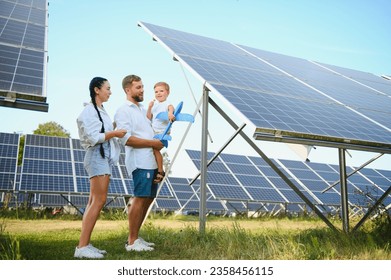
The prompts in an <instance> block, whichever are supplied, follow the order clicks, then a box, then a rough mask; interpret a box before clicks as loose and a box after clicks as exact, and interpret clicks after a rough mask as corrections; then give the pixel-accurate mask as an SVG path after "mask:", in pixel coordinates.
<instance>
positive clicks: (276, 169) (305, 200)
mask: <svg viewBox="0 0 391 280" xmlns="http://www.w3.org/2000/svg"><path fill="white" fill-rule="evenodd" d="M209 103H210V104H211V105H212V106H213V107H214V108H215V109H216V111H217V112H219V114H220V115H221V116H222V117H223V118H224V119H225V120H226V121H227V122H228V123H229V124H230V125H231V126H232V127H233V128H234V129H238V126H237V125H236V123H235V122H234V121H233V120H232V119H231V118H230V117H229V116H228V115H227V114H226V113H225V112H224V111H223V110H222V109H221V108H220V107H219V106H218V105H217V104H216V102H214V101H213V99H212V98H209ZM240 135H241V136H242V137H243V139H244V140H245V141H246V142H247V143H248V144H249V145H250V146H251V147H252V148H253V149H254V150H255V151H256V152H257V153H258V154H259V155H260V156H261V157H262V158H263V159H264V160H265V161H266V163H267V164H268V165H269V166H270V167H271V168H272V169H273V170H274V171H275V172H276V173H277V174H278V175H279V176H280V178H281V179H282V180H284V181H285V183H287V184H288V186H289V187H291V188H292V189H293V190H294V191H295V193H296V194H297V195H298V196H299V197H300V198H301V199H302V200H303V201H304V202H305V203H306V204H307V205H308V206H310V207H311V209H312V210H314V212H315V213H316V214H317V215H318V217H319V218H321V219H322V220H323V221H324V222H325V223H326V224H327V225H328V226H329V227H330V228H331V229H332V230H334V231H336V232H338V229H337V228H336V227H335V226H334V225H333V224H332V223H331V222H330V221H329V220H328V219H327V218H326V217H325V216H324V215H323V213H322V212H321V211H320V210H319V209H318V208H317V207H316V206H315V205H314V204H313V203H312V202H311V201H310V200H309V199H308V198H307V197H306V196H305V195H304V194H303V193H302V192H301V191H300V190H299V189H298V188H297V187H296V186H295V184H293V183H292V182H291V180H289V178H288V177H287V176H286V175H285V174H284V173H283V172H282V171H281V170H280V169H279V168H278V167H277V166H276V165H275V164H274V163H273V161H272V160H271V159H269V157H268V156H267V155H266V154H265V153H264V152H263V151H262V150H261V149H260V148H259V147H258V146H257V145H255V143H254V142H253V141H251V139H250V138H249V137H248V136H247V135H246V134H245V133H244V132H243V131H240Z"/></svg>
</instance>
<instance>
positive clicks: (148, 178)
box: [132, 168, 158, 198]
mask: <svg viewBox="0 0 391 280" xmlns="http://www.w3.org/2000/svg"><path fill="white" fill-rule="evenodd" d="M156 174H157V169H139V168H137V169H136V170H134V171H133V173H132V176H133V184H134V196H135V197H149V198H155V197H156V193H157V188H158V184H155V183H154V182H153V180H154V179H155V176H156Z"/></svg>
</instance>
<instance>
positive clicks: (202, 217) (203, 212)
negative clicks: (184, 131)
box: [199, 86, 209, 234]
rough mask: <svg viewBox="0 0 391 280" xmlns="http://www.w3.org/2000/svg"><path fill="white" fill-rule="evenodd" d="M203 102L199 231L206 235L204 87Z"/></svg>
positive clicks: (206, 89) (205, 114)
mask: <svg viewBox="0 0 391 280" xmlns="http://www.w3.org/2000/svg"><path fill="white" fill-rule="evenodd" d="M202 96H203V101H202V109H203V110H202V133H201V135H202V136H201V186H200V211H199V212H200V213H199V215H200V217H199V218H200V222H199V231H200V233H201V234H204V233H205V227H206V182H207V164H208V107H209V89H208V88H207V87H206V86H204V89H203V95H202Z"/></svg>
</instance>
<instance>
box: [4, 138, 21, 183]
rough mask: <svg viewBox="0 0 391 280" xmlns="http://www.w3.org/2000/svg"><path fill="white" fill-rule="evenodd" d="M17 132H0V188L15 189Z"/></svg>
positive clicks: (17, 149) (17, 150) (17, 147)
mask: <svg viewBox="0 0 391 280" xmlns="http://www.w3.org/2000/svg"><path fill="white" fill-rule="evenodd" d="M18 153H19V134H14V133H0V190H2V191H7V190H10V191H11V190H15V189H16V179H17V177H16V175H17V165H18Z"/></svg>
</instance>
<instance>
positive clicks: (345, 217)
mask: <svg viewBox="0 0 391 280" xmlns="http://www.w3.org/2000/svg"><path fill="white" fill-rule="evenodd" d="M338 157H339V176H340V182H341V207H342V208H341V212H342V213H341V215H342V228H343V231H344V232H345V233H349V213H348V188H347V177H346V155H345V149H343V148H340V149H338Z"/></svg>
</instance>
